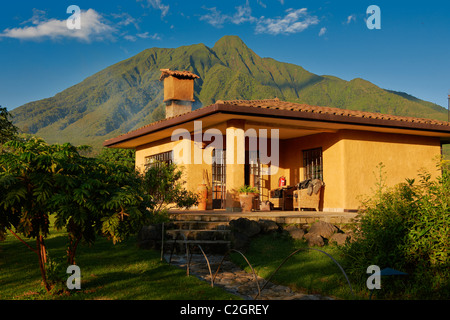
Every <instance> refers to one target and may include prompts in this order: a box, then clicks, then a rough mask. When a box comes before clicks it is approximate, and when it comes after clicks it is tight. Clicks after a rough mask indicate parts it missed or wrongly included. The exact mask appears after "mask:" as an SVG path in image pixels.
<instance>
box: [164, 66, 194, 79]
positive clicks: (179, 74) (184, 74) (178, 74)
mask: <svg viewBox="0 0 450 320" xmlns="http://www.w3.org/2000/svg"><path fill="white" fill-rule="evenodd" d="M160 71H161V72H162V73H161V77H159V81H162V80H164V78H166V77H168V76H173V77H175V78H179V79H197V78H200V77H199V76H198V75H196V74H194V73H192V72H190V71H177V70H170V69H160Z"/></svg>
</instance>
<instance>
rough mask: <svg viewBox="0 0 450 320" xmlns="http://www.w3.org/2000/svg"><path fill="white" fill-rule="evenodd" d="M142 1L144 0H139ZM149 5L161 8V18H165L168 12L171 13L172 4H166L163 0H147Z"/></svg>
mask: <svg viewBox="0 0 450 320" xmlns="http://www.w3.org/2000/svg"><path fill="white" fill-rule="evenodd" d="M137 1H138V2H139V1H142V0H137ZM146 2H147V4H148V6H149V7H152V8H153V9H157V10H161V18H164V17H165V16H166V15H167V13H169V9H170V6H169V5H165V4H163V3H162V2H161V0H146Z"/></svg>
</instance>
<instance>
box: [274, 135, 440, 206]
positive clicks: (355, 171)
mask: <svg viewBox="0 0 450 320" xmlns="http://www.w3.org/2000/svg"><path fill="white" fill-rule="evenodd" d="M319 147H322V152H323V155H322V157H323V180H324V183H325V188H324V190H323V203H322V205H321V208H323V210H324V211H345V210H357V209H358V208H359V206H360V203H361V200H362V199H363V198H364V197H367V196H370V195H372V194H373V191H374V190H375V188H376V183H377V179H378V177H377V175H376V174H377V166H378V165H379V163H380V162H382V163H383V165H384V169H383V171H384V172H385V174H384V176H383V178H385V183H386V185H387V186H394V185H396V184H398V183H401V182H405V179H406V178H416V179H417V178H418V173H419V170H421V169H422V168H425V169H427V170H428V171H429V172H430V173H431V174H432V176H433V177H437V176H438V175H439V174H440V173H439V171H438V170H437V169H436V164H437V158H438V157H439V156H440V154H441V148H440V140H439V139H438V138H431V137H420V136H411V135H401V134H385V133H377V132H369V131H353V130H342V131H339V132H337V133H321V134H316V135H312V136H307V137H302V138H296V139H289V140H285V141H282V142H281V148H280V149H281V151H280V153H281V155H280V157H281V159H282V161H281V167H282V169H280V170H279V172H278V174H277V175H275V176H273V177H272V179H271V184H270V185H271V188H277V187H278V178H279V177H280V176H282V175H284V176H285V177H286V180H287V185H291V186H292V185H295V184H297V183H298V182H300V181H303V180H304V179H305V176H304V173H303V151H304V150H308V149H313V148H319Z"/></svg>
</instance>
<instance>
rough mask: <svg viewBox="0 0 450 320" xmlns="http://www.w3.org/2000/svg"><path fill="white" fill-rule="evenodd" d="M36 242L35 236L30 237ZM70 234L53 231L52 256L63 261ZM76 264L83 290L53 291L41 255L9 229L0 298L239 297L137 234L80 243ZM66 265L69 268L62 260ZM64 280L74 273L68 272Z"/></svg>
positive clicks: (0, 253)
mask: <svg viewBox="0 0 450 320" xmlns="http://www.w3.org/2000/svg"><path fill="white" fill-rule="evenodd" d="M27 242H28V243H29V244H30V245H31V246H33V247H34V246H35V242H34V241H33V240H28V241H27ZM66 244H67V238H66V236H65V233H64V232H57V231H55V230H52V231H51V235H50V236H49V238H47V240H46V245H47V249H48V252H49V255H50V257H51V258H52V259H53V260H54V261H60V262H65V249H66ZM76 260H77V265H78V266H79V267H80V269H81V289H80V290H76V289H75V290H72V291H71V294H70V295H67V294H55V295H49V294H47V293H46V292H45V290H44V289H43V287H42V285H41V274H40V271H39V265H38V262H37V256H36V254H35V253H34V252H32V251H31V250H30V249H28V248H27V247H26V246H25V245H24V244H23V243H21V242H19V240H17V239H16V238H15V237H13V236H12V235H11V234H9V233H8V236H7V239H6V240H5V241H4V242H0V270H1V272H0V299H2V300H5V299H8V300H11V299H34V300H41V299H42V300H57V299H80V300H90V299H102V300H103V299H124V300H185V299H186V300H210V299H211V300H228V299H239V298H238V297H236V296H234V295H232V294H230V293H228V292H226V291H224V290H222V289H221V288H218V287H214V288H211V286H210V284H209V283H207V282H204V281H201V280H199V279H197V278H196V277H194V276H190V277H187V276H186V271H185V270H182V269H180V268H177V267H175V266H171V265H169V264H168V263H166V262H165V261H160V252H158V251H154V250H142V249H138V248H137V247H136V241H135V238H130V239H129V240H128V241H125V242H123V243H119V244H116V245H114V244H113V243H112V242H111V241H107V240H106V239H98V240H97V242H96V243H95V244H94V245H93V246H91V247H88V246H85V245H80V246H79V248H78V251H77V257H76ZM64 266H66V265H65V264H64ZM62 270H63V271H62V274H63V275H64V276H65V278H64V281H65V280H66V279H67V277H69V276H70V274H65V267H64V268H62Z"/></svg>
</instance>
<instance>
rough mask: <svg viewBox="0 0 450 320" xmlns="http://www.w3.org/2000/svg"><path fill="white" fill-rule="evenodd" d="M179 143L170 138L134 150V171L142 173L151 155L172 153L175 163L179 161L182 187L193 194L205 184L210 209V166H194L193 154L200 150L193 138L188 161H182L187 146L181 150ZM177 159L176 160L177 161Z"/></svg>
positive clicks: (189, 143)
mask: <svg viewBox="0 0 450 320" xmlns="http://www.w3.org/2000/svg"><path fill="white" fill-rule="evenodd" d="M179 143H180V142H179V141H171V139H170V138H167V139H164V140H159V141H155V142H153V143H150V144H146V145H142V146H140V147H139V148H137V149H136V169H137V170H139V171H140V172H143V171H144V169H145V158H146V157H148V156H151V155H155V154H159V153H162V152H167V151H171V150H172V151H174V158H175V161H179V163H180V164H179V167H180V169H181V170H182V172H183V176H182V179H183V181H184V186H185V188H186V189H187V190H190V191H193V192H195V191H196V190H197V188H198V186H199V184H202V183H206V185H207V186H208V187H209V189H208V203H207V209H211V208H212V190H211V185H212V181H211V174H212V167H211V165H210V164H207V163H203V164H195V161H194V152H195V150H196V149H197V151H198V150H202V149H201V146H199V145H198V144H196V143H194V140H193V138H192V139H191V141H190V142H188V145H189V146H190V148H191V149H190V150H191V152H190V153H191V154H190V161H188V159H183V153H184V150H188V149H187V148H188V145H185V148H184V149H183V150H181V145H179ZM177 145H178V148H179V150H180V151H179V152H177V147H176V146H177ZM177 159H178V160H177Z"/></svg>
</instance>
